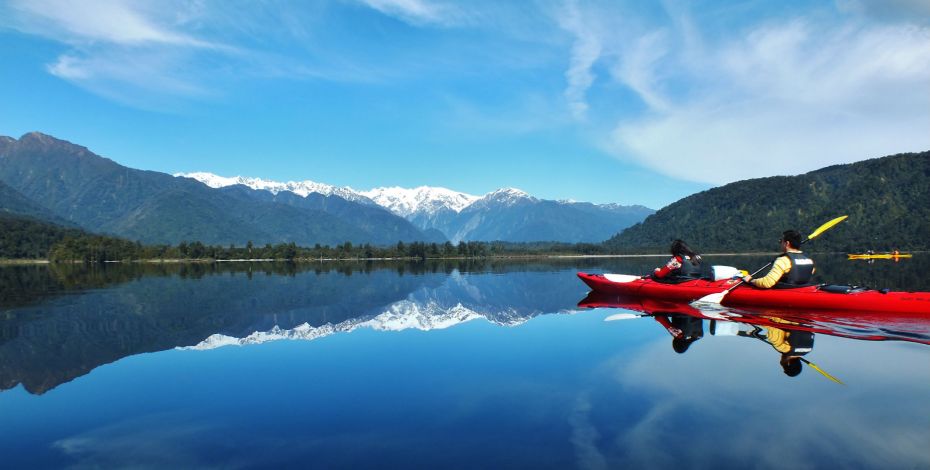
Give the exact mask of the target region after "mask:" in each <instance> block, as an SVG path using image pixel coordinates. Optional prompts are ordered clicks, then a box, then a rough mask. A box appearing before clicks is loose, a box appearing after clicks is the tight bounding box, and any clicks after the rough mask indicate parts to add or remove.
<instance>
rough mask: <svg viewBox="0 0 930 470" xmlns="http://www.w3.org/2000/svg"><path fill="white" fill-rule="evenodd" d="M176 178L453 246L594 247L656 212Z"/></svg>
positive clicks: (515, 196) (505, 192) (426, 191)
mask: <svg viewBox="0 0 930 470" xmlns="http://www.w3.org/2000/svg"><path fill="white" fill-rule="evenodd" d="M174 176H176V177H185V178H192V179H194V180H197V181H199V182H201V183H203V184H205V185H207V186H209V187H211V188H224V187H228V186H233V185H243V186H246V187H248V188H250V189H253V190H258V191H269V192H271V193H273V194H275V195H278V194H279V193H281V192H284V191H287V192H290V193H293V194H296V195H298V196H301V197H304V198H306V197H308V195H310V194H313V193H318V194H321V195H324V196H338V197H340V198H342V199H346V200H348V201H352V202H356V203H361V204H366V205H372V206H380V207H382V208H384V209H386V210H388V211H389V212H391V213H393V214H394V215H396V216H399V217H402V218H404V219H406V220H407V221H408V222H410V223H411V224H413V226H415V227H416V228H417V229H419V230H422V231H424V233H434V234H435V233H437V232H438V233H439V234H441V235H439V236H441V237H445V239H447V240H449V241H450V242H452V243H458V242H460V241H477V240H481V241H493V240H503V241H511V242H529V241H559V242H572V243H575V242H598V241H602V240H606V239H607V238H610V237H611V236H613V235H615V234H616V233H617V232H619V231H621V230H623V229H624V228H626V227H629V226H630V225H633V224H635V223H637V222H640V221H642V220H643V219H645V218H646V217H647V216H648V215H650V214H652V212H654V211H652V210H651V209H649V208H646V207H642V206H621V205H618V204H603V205H598V204H590V203H584V202H574V201H550V200H544V199H538V198H535V197H533V196H531V195H529V194H527V193H526V192H524V191H521V190H519V189H516V188H501V189H498V190H495V191H492V192H490V193H488V194H485V195H483V196H476V195H473V194H468V193H463V192H459V191H454V190H451V189H447V188H441V187H430V186H420V187H417V188H412V189H408V188H400V187H380V188H374V189H371V190H368V191H359V190H355V189H353V188H350V187H336V186H332V185H328V184H324V183H317V182H315V181H309V180H307V181H289V182H286V183H282V182H277V181H270V180H264V179H261V178H250V177H242V176H236V177H223V176H218V175H215V174H213V173H207V172H198V173H175V175H174Z"/></svg>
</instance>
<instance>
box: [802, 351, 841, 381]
mask: <svg viewBox="0 0 930 470" xmlns="http://www.w3.org/2000/svg"><path fill="white" fill-rule="evenodd" d="M798 359H800V360H802V361H804V363H805V364H807V365H809V366H811V367H813V368H814V370H816V371H817V372H820V373H821V374H823V376H824V377H826V378H828V379H830V380H832V381H834V382H836V383H838V384H840V385H846V384H844V383H843V382H841V381H840V379H838V378H836V377H834V376H832V375H830V374H828V373H826V372H824V371H823V369H821V368H819V367H817V364H814V363H813V362H811V361H808V360H807V359H804V358H803V357H800V358H798Z"/></svg>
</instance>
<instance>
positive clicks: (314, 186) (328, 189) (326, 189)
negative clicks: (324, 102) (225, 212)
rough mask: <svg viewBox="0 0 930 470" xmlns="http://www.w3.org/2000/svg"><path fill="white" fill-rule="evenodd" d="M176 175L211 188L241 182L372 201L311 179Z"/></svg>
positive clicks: (301, 193) (303, 193) (274, 191)
mask: <svg viewBox="0 0 930 470" xmlns="http://www.w3.org/2000/svg"><path fill="white" fill-rule="evenodd" d="M174 176H176V177H184V178H191V179H195V180H197V181H200V182H201V183H203V184H205V185H207V186H209V187H211V188H224V187H226V186H233V185H237V184H241V185H243V186H247V187H249V188H252V189H255V190H263V191H269V192H271V193H272V194H278V193H279V192H281V191H288V192H292V193H294V194H296V195H298V196H301V197H307V196H308V195H310V194H312V193H317V194H322V195H324V196H339V197H341V198H343V199H346V200H348V201H355V202H364V203H368V204H371V203H372V201H371V200H370V199H369V198H367V197H365V196H362V195H361V194H359V193H358V192H357V191H355V190H354V189H352V188H349V187H336V186H332V185H329V184H324V183H317V182H315V181H310V180H305V181H288V182H286V183H281V182H278V181H270V180H264V179H261V178H248V177H243V176H234V177H224V176H219V175H215V174H213V173H207V172H194V173H175V174H174Z"/></svg>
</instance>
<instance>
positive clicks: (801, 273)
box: [743, 230, 815, 289]
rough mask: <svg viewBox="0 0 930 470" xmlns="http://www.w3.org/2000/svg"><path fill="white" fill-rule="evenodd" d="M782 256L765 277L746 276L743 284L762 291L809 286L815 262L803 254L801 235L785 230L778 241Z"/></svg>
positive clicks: (776, 259)
mask: <svg viewBox="0 0 930 470" xmlns="http://www.w3.org/2000/svg"><path fill="white" fill-rule="evenodd" d="M778 243H779V245H780V246H781V249H782V254H780V255H778V257H777V258H775V260H774V261H773V262H772V268H771V269H770V270H769V272H768V273H766V275H765V276H764V277H761V278H758V279H754V278H753V277H752V276H744V277H743V282H745V283H747V284H749V285H751V286H753V287H759V288H762V289H769V288H772V287H776V288H791V287H802V286H806V285H809V283H810V282H811V277H812V276H813V275H814V272H815V269H814V260H812V259H810V258H808V257H807V256H805V255H804V253H802V252H801V234H800V233H798V232H797V231H795V230H785V231H784V232H783V233H782V236H781V238H780V239H779V240H778Z"/></svg>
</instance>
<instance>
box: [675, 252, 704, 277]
mask: <svg viewBox="0 0 930 470" xmlns="http://www.w3.org/2000/svg"><path fill="white" fill-rule="evenodd" d="M701 274H702V266H701V258H700V257H699V258H698V259H697V264H692V263H691V258H689V257H687V256H683V257H682V260H681V267H680V268H678V269H676V270H674V271H672V272H671V273H670V275H671V276H675V277H678V278H685V279H700V278H701Z"/></svg>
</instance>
